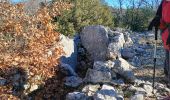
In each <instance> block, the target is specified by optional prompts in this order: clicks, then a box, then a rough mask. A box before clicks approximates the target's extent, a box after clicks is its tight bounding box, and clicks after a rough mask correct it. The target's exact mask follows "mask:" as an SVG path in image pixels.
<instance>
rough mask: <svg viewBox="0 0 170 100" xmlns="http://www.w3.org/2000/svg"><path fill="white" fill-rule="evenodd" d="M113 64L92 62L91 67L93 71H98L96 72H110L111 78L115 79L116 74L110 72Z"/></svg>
mask: <svg viewBox="0 0 170 100" xmlns="http://www.w3.org/2000/svg"><path fill="white" fill-rule="evenodd" d="M114 65H115V63H114V62H113V61H110V60H109V61H106V62H103V61H96V62H94V65H93V69H94V70H98V71H102V72H110V73H111V76H112V78H113V79H114V78H116V73H115V72H114V71H112V68H113V67H114Z"/></svg>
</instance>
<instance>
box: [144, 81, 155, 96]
mask: <svg viewBox="0 0 170 100" xmlns="http://www.w3.org/2000/svg"><path fill="white" fill-rule="evenodd" d="M143 88H144V89H145V91H146V96H152V95H153V94H152V90H153V88H152V86H151V85H147V84H145V85H144V86H143Z"/></svg>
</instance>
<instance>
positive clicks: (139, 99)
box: [130, 94, 144, 100]
mask: <svg viewBox="0 0 170 100" xmlns="http://www.w3.org/2000/svg"><path fill="white" fill-rule="evenodd" d="M130 100H144V95H143V94H136V95H134V96H132V97H131V98H130Z"/></svg>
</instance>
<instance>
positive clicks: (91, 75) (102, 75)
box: [84, 69, 112, 83]
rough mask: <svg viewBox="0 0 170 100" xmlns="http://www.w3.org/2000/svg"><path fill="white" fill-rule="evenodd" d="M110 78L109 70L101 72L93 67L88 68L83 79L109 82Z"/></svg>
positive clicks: (94, 81) (93, 81)
mask: <svg viewBox="0 0 170 100" xmlns="http://www.w3.org/2000/svg"><path fill="white" fill-rule="evenodd" d="M111 79H112V76H111V73H110V72H102V71H97V70H94V69H88V70H87V73H86V77H85V78H84V81H85V82H91V83H105V82H110V81H111Z"/></svg>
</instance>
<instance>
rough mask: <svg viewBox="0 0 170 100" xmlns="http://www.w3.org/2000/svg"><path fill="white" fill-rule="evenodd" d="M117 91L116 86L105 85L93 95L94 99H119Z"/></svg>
mask: <svg viewBox="0 0 170 100" xmlns="http://www.w3.org/2000/svg"><path fill="white" fill-rule="evenodd" d="M116 97H117V93H116V92H115V89H114V87H112V86H109V85H103V86H102V89H101V90H99V91H97V92H96V94H95V95H94V96H93V99H94V100H117V99H116Z"/></svg>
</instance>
